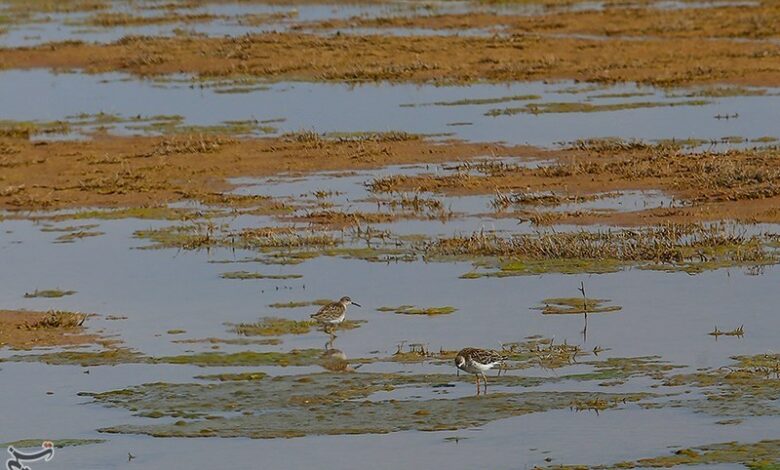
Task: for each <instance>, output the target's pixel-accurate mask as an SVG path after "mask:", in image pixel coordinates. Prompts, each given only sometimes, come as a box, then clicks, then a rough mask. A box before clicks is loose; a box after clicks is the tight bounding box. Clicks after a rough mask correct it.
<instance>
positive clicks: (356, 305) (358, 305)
mask: <svg viewBox="0 0 780 470" xmlns="http://www.w3.org/2000/svg"><path fill="white" fill-rule="evenodd" d="M351 303H352V305H354V306H355V307H362V305H360V304H359V303H357V302H351Z"/></svg>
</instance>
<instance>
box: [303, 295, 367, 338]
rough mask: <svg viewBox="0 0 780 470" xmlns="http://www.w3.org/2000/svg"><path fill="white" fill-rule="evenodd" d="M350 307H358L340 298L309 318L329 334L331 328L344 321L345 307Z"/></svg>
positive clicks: (358, 305) (344, 298)
mask: <svg viewBox="0 0 780 470" xmlns="http://www.w3.org/2000/svg"><path fill="white" fill-rule="evenodd" d="M350 305H354V306H356V307H360V304H359V303H356V302H353V301H352V299H350V298H349V297H342V298H341V299H340V300H339V301H338V302H333V303H330V304H328V305H324V306H323V307H322V308H321V309H320V310H319V311H318V312H317V313H313V314H312V315H311V318H312V319H313V320H314V321H316V322H317V323H319V324H320V325H322V326H323V328H324V330H325V332H326V333H328V334H331V328H333V327H334V326H336V325H338V324H339V323H341V322H343V321H344V318H345V317H346V316H347V307H348V306H350Z"/></svg>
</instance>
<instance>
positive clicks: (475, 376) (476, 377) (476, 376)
mask: <svg viewBox="0 0 780 470" xmlns="http://www.w3.org/2000/svg"><path fill="white" fill-rule="evenodd" d="M474 378H475V379H476V380H477V395H479V375H477V374H474Z"/></svg>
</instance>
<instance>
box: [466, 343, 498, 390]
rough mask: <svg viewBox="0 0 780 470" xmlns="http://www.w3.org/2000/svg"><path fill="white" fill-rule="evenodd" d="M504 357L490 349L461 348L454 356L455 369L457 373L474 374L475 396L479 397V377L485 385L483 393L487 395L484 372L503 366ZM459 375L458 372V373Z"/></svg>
mask: <svg viewBox="0 0 780 470" xmlns="http://www.w3.org/2000/svg"><path fill="white" fill-rule="evenodd" d="M503 363H504V356H502V355H501V353H499V352H498V351H494V350H492V349H477V348H463V349H461V350H460V351H458V354H457V355H456V356H455V367H457V368H458V371H461V370H462V371H464V372H468V373H469V374H474V376H475V377H476V379H477V395H479V377H480V376H482V380H483V381H484V383H485V393H487V377H485V371H486V370H490V369H492V368H493V367H495V366H496V365H499V366H501V365H503ZM458 375H460V372H458ZM498 375H501V369H500V368H499V369H498Z"/></svg>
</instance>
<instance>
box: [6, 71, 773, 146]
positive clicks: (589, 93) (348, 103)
mask: <svg viewBox="0 0 780 470" xmlns="http://www.w3.org/2000/svg"><path fill="white" fill-rule="evenodd" d="M191 85H192V86H191ZM206 85H209V84H208V83H206ZM260 85H263V89H260V90H255V91H252V92H250V93H220V92H219V90H220V89H224V88H225V87H226V88H230V87H232V86H234V85H231V84H225V85H223V88H219V87H217V88H200V86H199V85H198V83H197V82H194V83H193V82H190V80H189V79H187V78H186V77H179V80H178V81H173V82H162V83H160V82H155V81H148V80H137V79H133V78H131V77H128V76H126V75H122V74H101V75H83V74H73V73H63V74H54V73H50V72H47V71H40V70H31V71H4V72H0V102H2V103H3V107H2V108H0V120H5V119H11V120H16V121H28V120H31V121H41V122H46V121H56V120H65V119H67V118H68V117H69V116H75V115H78V114H79V113H87V114H97V113H101V112H103V113H107V114H113V115H118V116H120V117H124V118H130V117H133V116H144V117H149V116H159V115H168V116H170V115H179V116H182V117H183V118H184V121H183V124H185V125H196V126H212V125H218V124H220V123H223V122H225V121H237V120H257V121H274V120H278V119H283V121H282V122H269V123H268V124H267V125H268V126H272V127H273V128H275V129H276V132H277V133H284V132H295V131H299V130H303V129H305V130H313V131H316V132H320V133H332V132H335V133H340V132H347V133H354V132H384V131H391V130H392V131H406V132H414V133H422V134H433V135H443V136H452V137H455V138H461V139H466V140H470V141H480V142H507V143H510V144H530V145H537V146H545V147H549V146H554V145H555V144H557V143H563V142H571V141H574V140H577V139H588V138H600V137H619V138H624V139H642V140H647V141H654V140H660V139H677V140H685V139H701V140H703V141H705V142H707V143H706V144H704V145H703V146H701V147H700V148H709V149H712V150H718V151H721V150H727V149H728V148H732V147H744V146H755V145H761V144H760V143H758V142H751V140H754V139H758V138H760V137H766V136H772V137H777V134H778V132H777V128H776V126H775V123H776V122H777V120H778V119H780V93H778V91H777V90H771V89H770V90H766V95H765V96H735V97H726V98H694V99H697V100H698V99H703V100H707V101H711V104H707V105H704V106H676V107H655V108H640V109H624V110H617V111H601V112H571V113H543V114H528V113H520V114H515V115H501V116H495V117H494V116H486V115H485V113H487V112H489V111H490V110H493V109H504V108H507V107H510V108H511V107H523V106H525V105H527V104H529V103H559V102H562V103H572V102H575V103H577V102H584V103H590V104H599V105H601V104H604V105H609V104H618V103H619V104H625V103H629V104H630V103H642V102H658V103H674V102H685V101H689V100H690V98H667V97H666V94H665V93H664V92H663V91H661V90H657V89H653V88H647V87H637V86H635V85H617V86H612V87H599V88H598V89H597V90H592V88H593V87H592V86H591V85H587V84H579V85H577V84H573V83H571V82H559V83H552V84H545V83H541V82H530V83H517V84H506V85H503V84H495V85H487V84H482V85H472V86H468V87H466V86H431V85H392V86H389V85H387V84H365V85H357V86H350V85H343V84H323V83H295V82H281V83H269V84H260ZM209 86H210V85H209ZM624 93H630V94H633V93H647V94H649V95H644V96H629V97H624V98H611V97H606V98H604V97H599V96H598V95H604V94H608V95H612V94H624ZM679 93H680V94H683V93H685V90H683V91H680V92H679ZM523 95H538V96H539V98H538V99H524V100H518V101H513V102H505V103H497V104H477V105H449V106H445V105H433V104H432V103H453V102H457V101H459V100H474V99H493V98H505V97H512V96H523ZM378 109H381V112H377V110H378ZM735 114H738V116H739V117H738V118H735V119H716V118H715V116H718V115H735ZM456 124H457V125H456ZM129 125H138V123H133V122H131V123H129ZM93 128H94V127H89V126H88V127H87V128H86V129H84V130H85V131H89V130H91V129H93ZM113 132H117V133H139V132H142V131H139V130H135V129H131V128H128V124H127V123H126V124H121V123H120V124H116V125H115V127H114V129H113ZM149 132H151V133H154V132H155V131H154V129H151V130H150V131H149ZM731 136H739V137H742V138H744V139H746V141H745V142H741V143H720V141H721V139H723V138H726V137H731ZM710 142H711V143H710Z"/></svg>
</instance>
